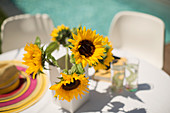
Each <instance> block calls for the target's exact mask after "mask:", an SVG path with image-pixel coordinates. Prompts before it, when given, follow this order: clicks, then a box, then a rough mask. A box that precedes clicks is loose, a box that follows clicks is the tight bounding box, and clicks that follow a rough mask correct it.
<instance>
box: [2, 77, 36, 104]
mask: <svg viewBox="0 0 170 113" xmlns="http://www.w3.org/2000/svg"><path fill="white" fill-rule="evenodd" d="M30 80H31V84H30V87H29V88H28V90H27V91H26V92H25V93H24V94H23V95H21V96H20V97H18V98H16V99H14V100H11V101H8V102H2V103H0V107H4V106H8V105H11V104H15V103H17V102H19V101H21V100H23V99H25V98H26V97H28V96H29V95H30V94H31V93H32V92H33V91H34V89H35V87H36V85H37V80H36V79H32V78H30Z"/></svg>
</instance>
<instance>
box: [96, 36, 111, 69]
mask: <svg viewBox="0 0 170 113" xmlns="http://www.w3.org/2000/svg"><path fill="white" fill-rule="evenodd" d="M102 43H103V46H104V47H105V45H108V46H109V47H110V48H109V49H108V50H107V54H106V57H105V59H103V60H100V61H99V63H97V64H96V65H94V69H95V70H99V69H107V66H110V62H112V61H113V60H114V57H113V54H112V50H113V48H112V45H111V43H110V42H108V38H107V37H105V38H103V41H102ZM105 49H106V48H105Z"/></svg>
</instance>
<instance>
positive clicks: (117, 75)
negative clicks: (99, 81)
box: [111, 59, 125, 93]
mask: <svg viewBox="0 0 170 113" xmlns="http://www.w3.org/2000/svg"><path fill="white" fill-rule="evenodd" d="M124 76H125V62H124V61H121V60H119V59H115V60H114V61H113V63H112V65H111V81H112V86H111V87H112V89H113V91H114V92H117V93H120V92H121V91H122V90H123V81H124Z"/></svg>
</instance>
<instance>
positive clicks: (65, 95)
mask: <svg viewBox="0 0 170 113" xmlns="http://www.w3.org/2000/svg"><path fill="white" fill-rule="evenodd" d="M61 74H62V77H63V79H62V80H61V81H60V82H59V83H58V84H55V85H53V86H51V87H50V90H55V92H56V94H55V97H58V98H59V100H64V99H65V100H67V101H68V102H70V101H71V100H72V99H73V98H74V97H75V98H76V99H78V96H80V98H82V95H85V94H84V92H87V93H88V90H89V88H88V87H87V86H88V85H89V84H88V78H86V77H85V74H81V75H77V74H76V73H74V74H72V75H67V74H64V73H61Z"/></svg>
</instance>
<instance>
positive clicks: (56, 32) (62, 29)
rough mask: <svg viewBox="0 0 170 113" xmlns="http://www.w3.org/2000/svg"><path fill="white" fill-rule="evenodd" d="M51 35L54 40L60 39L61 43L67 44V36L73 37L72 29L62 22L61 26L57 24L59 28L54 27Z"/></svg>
mask: <svg viewBox="0 0 170 113" xmlns="http://www.w3.org/2000/svg"><path fill="white" fill-rule="evenodd" d="M51 36H52V39H51V40H52V41H58V42H60V44H66V42H65V40H66V38H70V37H71V31H70V29H69V27H66V26H64V25H63V24H62V25H61V26H57V28H54V29H53V31H52V33H51Z"/></svg>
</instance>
